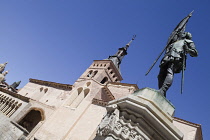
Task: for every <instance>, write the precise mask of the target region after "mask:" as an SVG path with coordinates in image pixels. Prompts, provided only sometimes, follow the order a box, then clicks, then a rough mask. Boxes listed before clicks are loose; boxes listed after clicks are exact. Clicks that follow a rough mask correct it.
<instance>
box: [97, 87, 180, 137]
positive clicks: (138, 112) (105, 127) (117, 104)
mask: <svg viewBox="0 0 210 140" xmlns="http://www.w3.org/2000/svg"><path fill="white" fill-rule="evenodd" d="M174 110H175V109H174V106H173V105H172V104H171V103H170V102H169V101H168V100H167V99H166V98H165V97H164V96H162V95H161V94H160V93H158V92H157V91H156V90H154V89H150V88H144V89H140V90H138V91H136V92H135V93H133V94H131V95H129V96H127V97H124V98H121V99H118V100H114V101H111V102H110V103H109V104H108V106H107V114H106V116H105V117H104V118H103V120H102V122H101V123H100V125H99V128H98V132H97V136H96V138H95V140H115V139H117V140H125V139H126V140H127V139H129V140H182V139H183V134H182V133H181V132H180V131H179V130H178V129H177V128H176V127H175V126H174V125H173V123H172V120H173V114H174Z"/></svg>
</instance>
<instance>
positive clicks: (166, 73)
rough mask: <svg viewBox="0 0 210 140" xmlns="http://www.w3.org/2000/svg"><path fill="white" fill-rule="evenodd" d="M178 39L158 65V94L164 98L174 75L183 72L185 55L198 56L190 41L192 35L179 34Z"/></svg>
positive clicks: (169, 47) (186, 33)
mask: <svg viewBox="0 0 210 140" xmlns="http://www.w3.org/2000/svg"><path fill="white" fill-rule="evenodd" d="M179 38H180V39H178V40H177V41H176V42H173V43H172V44H170V45H169V46H168V47H167V48H166V52H165V55H164V57H163V59H162V60H161V63H160V72H159V75H158V86H159V91H160V93H162V94H163V95H164V96H166V91H167V90H168V89H169V87H170V86H171V85H172V82H173V77H174V73H180V72H181V71H182V70H185V68H186V55H187V54H190V56H192V57H197V56H198V52H197V50H196V48H195V44H194V42H193V41H192V40H191V38H192V35H191V34H190V33H189V32H185V33H183V34H181V35H180V36H179ZM183 67H184V68H183Z"/></svg>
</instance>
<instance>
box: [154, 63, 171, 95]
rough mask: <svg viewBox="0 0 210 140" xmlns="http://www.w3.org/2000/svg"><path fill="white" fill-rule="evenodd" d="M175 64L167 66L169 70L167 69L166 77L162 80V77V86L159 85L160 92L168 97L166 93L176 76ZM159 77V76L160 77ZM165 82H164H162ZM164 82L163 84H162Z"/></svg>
mask: <svg viewBox="0 0 210 140" xmlns="http://www.w3.org/2000/svg"><path fill="white" fill-rule="evenodd" d="M173 68H174V64H173V63H170V64H168V65H167V68H165V73H166V74H165V73H164V74H165V77H164V78H162V79H161V77H160V85H159V89H160V92H161V93H162V94H163V95H164V96H165V97H166V91H167V90H168V89H169V88H170V86H171V85H172V83H173V76H174V71H173ZM158 77H159V76H158ZM162 80H163V81H162ZM161 82H162V84H161Z"/></svg>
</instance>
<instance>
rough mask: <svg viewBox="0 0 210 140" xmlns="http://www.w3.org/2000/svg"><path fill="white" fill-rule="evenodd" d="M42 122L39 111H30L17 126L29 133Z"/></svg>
mask: <svg viewBox="0 0 210 140" xmlns="http://www.w3.org/2000/svg"><path fill="white" fill-rule="evenodd" d="M42 120H43V118H42V115H41V112H40V111H38V110H31V111H30V112H29V113H28V114H26V116H25V117H24V118H23V119H22V120H21V121H20V122H19V123H18V124H19V125H21V126H22V127H24V128H25V129H26V130H27V131H28V132H31V131H32V130H33V129H34V127H35V126H36V125H37V124H38V123H39V122H40V121H42Z"/></svg>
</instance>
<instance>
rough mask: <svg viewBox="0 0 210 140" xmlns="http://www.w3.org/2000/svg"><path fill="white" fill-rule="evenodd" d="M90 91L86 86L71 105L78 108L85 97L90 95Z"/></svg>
mask: <svg viewBox="0 0 210 140" xmlns="http://www.w3.org/2000/svg"><path fill="white" fill-rule="evenodd" d="M89 92H90V89H89V88H85V89H84V90H82V92H81V94H79V95H78V96H77V98H76V99H75V100H74V101H73V102H72V104H71V105H70V107H71V108H77V107H78V106H79V105H80V103H81V102H82V101H83V100H84V98H85V97H86V96H87V95H88V93H89Z"/></svg>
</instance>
